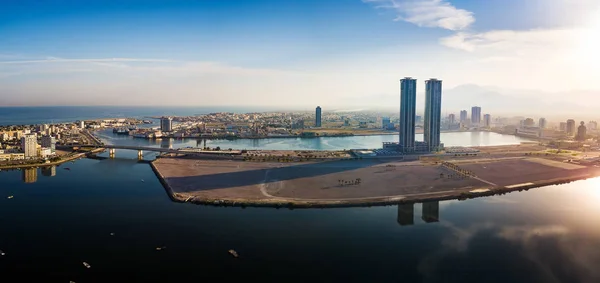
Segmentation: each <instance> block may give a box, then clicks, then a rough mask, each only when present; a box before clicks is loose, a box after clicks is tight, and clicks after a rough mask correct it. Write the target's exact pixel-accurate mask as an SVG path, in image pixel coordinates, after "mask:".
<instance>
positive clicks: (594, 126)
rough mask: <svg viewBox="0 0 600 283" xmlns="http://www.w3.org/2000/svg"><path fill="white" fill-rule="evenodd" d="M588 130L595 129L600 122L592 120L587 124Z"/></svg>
mask: <svg viewBox="0 0 600 283" xmlns="http://www.w3.org/2000/svg"><path fill="white" fill-rule="evenodd" d="M587 128H588V130H590V131H595V130H597V129H598V123H597V122H596V121H590V122H589V123H588V125H587Z"/></svg>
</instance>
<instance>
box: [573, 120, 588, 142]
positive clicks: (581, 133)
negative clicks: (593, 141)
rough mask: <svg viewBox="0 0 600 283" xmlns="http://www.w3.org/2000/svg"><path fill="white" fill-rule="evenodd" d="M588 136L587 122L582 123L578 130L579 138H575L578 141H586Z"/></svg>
mask: <svg viewBox="0 0 600 283" xmlns="http://www.w3.org/2000/svg"><path fill="white" fill-rule="evenodd" d="M586 135H587V129H586V127H585V122H583V121H581V123H580V125H579V127H578V128H577V136H576V137H575V139H576V140H578V141H585V139H586Z"/></svg>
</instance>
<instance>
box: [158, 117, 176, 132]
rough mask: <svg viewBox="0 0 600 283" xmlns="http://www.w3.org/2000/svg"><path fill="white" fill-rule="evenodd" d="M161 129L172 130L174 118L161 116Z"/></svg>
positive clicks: (164, 130)
mask: <svg viewBox="0 0 600 283" xmlns="http://www.w3.org/2000/svg"><path fill="white" fill-rule="evenodd" d="M160 130H161V131H163V132H172V131H173V118H171V117H162V118H160Z"/></svg>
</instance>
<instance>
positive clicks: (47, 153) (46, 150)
mask: <svg viewBox="0 0 600 283" xmlns="http://www.w3.org/2000/svg"><path fill="white" fill-rule="evenodd" d="M52 155H54V152H52V149H50V148H48V147H42V148H40V157H41V158H46V157H50V156H52Z"/></svg>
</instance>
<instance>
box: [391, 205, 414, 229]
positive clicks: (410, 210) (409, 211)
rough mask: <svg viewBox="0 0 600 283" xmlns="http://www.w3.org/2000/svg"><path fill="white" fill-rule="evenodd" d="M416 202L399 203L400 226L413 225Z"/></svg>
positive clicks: (397, 219)
mask: <svg viewBox="0 0 600 283" xmlns="http://www.w3.org/2000/svg"><path fill="white" fill-rule="evenodd" d="M414 206H415V204H414V203H406V204H399V205H398V217H397V218H396V221H397V222H398V224H400V226H407V225H413V224H414V223H415V222H414Z"/></svg>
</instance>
